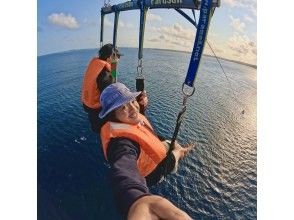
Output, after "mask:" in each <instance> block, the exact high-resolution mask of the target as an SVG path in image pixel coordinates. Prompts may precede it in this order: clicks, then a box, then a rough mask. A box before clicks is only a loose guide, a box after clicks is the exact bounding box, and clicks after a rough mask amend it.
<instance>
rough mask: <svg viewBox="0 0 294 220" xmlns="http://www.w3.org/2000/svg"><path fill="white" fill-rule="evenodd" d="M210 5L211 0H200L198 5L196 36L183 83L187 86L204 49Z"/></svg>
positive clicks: (191, 80) (192, 79)
mask: <svg viewBox="0 0 294 220" xmlns="http://www.w3.org/2000/svg"><path fill="white" fill-rule="evenodd" d="M211 6H212V0H202V1H201V7H200V17H199V22H198V25H197V27H198V28H197V32H196V38H195V42H194V47H193V52H192V55H191V60H190V64H189V68H188V72H187V75H186V79H185V84H186V85H187V86H190V87H193V86H194V80H195V77H196V74H197V71H198V68H199V63H200V60H201V56H202V52H203V49H204V45H205V41H206V36H207V32H208V27H209V21H210V18H211Z"/></svg>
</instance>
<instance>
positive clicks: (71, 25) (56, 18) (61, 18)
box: [48, 13, 79, 29]
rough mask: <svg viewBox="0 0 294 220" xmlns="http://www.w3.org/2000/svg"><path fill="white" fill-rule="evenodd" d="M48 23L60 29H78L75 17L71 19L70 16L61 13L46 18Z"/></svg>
mask: <svg viewBox="0 0 294 220" xmlns="http://www.w3.org/2000/svg"><path fill="white" fill-rule="evenodd" d="M48 21H49V22H50V23H51V24H54V25H57V26H60V27H65V28H68V29H77V28H79V24H78V22H77V20H76V18H75V17H73V16H72V15H70V14H68V15H65V14H63V13H59V14H57V13H53V14H51V15H49V16H48Z"/></svg>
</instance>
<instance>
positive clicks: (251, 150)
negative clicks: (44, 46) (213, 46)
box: [38, 48, 257, 220]
mask: <svg viewBox="0 0 294 220" xmlns="http://www.w3.org/2000/svg"><path fill="white" fill-rule="evenodd" d="M121 50H122V53H123V54H124V56H123V57H122V59H121V61H120V63H119V81H121V82H123V83H125V84H126V85H128V86H129V87H131V88H133V89H134V88H135V77H136V65H137V49H131V48H122V49H121ZM96 51H97V50H95V49H93V50H76V51H68V52H64V53H57V54H51V55H45V56H40V57H38V218H39V219H110V220H112V219H118V220H119V219H121V218H120V217H119V214H118V212H117V211H116V208H115V203H114V201H113V197H112V193H111V189H110V188H109V184H110V183H109V181H108V179H107V173H108V171H109V169H108V166H107V163H106V162H105V161H104V158H103V155H102V151H101V149H100V146H99V142H98V138H97V135H96V134H94V133H93V132H91V130H90V128H89V123H88V120H87V115H86V114H85V113H84V112H83V109H82V106H81V104H80V94H81V93H80V90H81V83H82V79H83V73H84V70H85V68H86V66H87V64H88V62H89V60H90V59H91V57H93V56H95V55H96ZM189 59H190V58H189V54H187V53H182V52H173V51H164V50H154V49H146V50H144V60H143V65H144V73H145V77H146V80H145V81H146V82H145V84H146V89H147V92H148V97H149V106H148V110H147V115H148V116H149V118H150V120H151V122H152V124H153V125H154V127H155V128H156V130H157V132H158V133H159V134H160V135H162V136H166V137H171V135H172V132H173V129H174V126H175V120H176V116H177V113H178V111H179V110H180V105H181V101H182V94H181V86H182V82H183V81H184V79H185V74H186V70H187V67H188V64H189ZM221 62H222V65H223V67H224V69H225V70H226V72H227V76H228V77H229V79H230V82H231V85H232V88H233V89H234V93H235V95H236V98H237V100H235V98H234V95H233V92H232V90H231V89H230V86H229V84H228V82H227V80H226V78H225V76H224V74H223V73H222V72H221V69H220V67H219V65H218V63H217V62H216V60H215V59H214V58H212V57H207V56H204V57H203V59H202V65H201V67H200V69H199V73H198V76H197V80H196V83H195V87H196V91H195V94H194V95H193V96H192V97H191V98H190V99H189V100H188V107H187V112H186V115H185V119H184V122H183V123H182V126H181V130H180V133H179V142H181V143H188V142H194V141H196V142H197V148H196V149H194V150H193V151H192V152H191V153H190V155H189V156H187V158H186V159H185V160H184V161H182V162H181V164H180V168H179V170H178V173H177V174H175V175H172V176H169V177H168V178H167V179H166V180H165V181H164V182H162V183H161V184H159V185H158V186H156V187H152V188H151V191H152V192H153V193H155V194H159V195H162V196H164V197H166V198H167V199H169V200H171V201H172V202H174V203H175V204H176V205H177V206H178V207H180V208H182V209H183V210H185V211H186V212H187V213H188V214H189V215H190V216H191V217H193V219H256V215H257V214H256V212H257V210H256V205H257V182H256V174H257V172H256V153H257V149H256V141H257V140H256V139H257V136H256V69H254V68H251V67H248V66H244V65H240V64H236V63H233V62H229V61H221ZM242 110H245V113H244V114H242V113H241V112H242Z"/></svg>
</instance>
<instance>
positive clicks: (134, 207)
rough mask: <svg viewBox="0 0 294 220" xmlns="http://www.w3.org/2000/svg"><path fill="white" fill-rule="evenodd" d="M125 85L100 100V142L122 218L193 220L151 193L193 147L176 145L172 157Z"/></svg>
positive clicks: (115, 85) (113, 87) (116, 85)
mask: <svg viewBox="0 0 294 220" xmlns="http://www.w3.org/2000/svg"><path fill="white" fill-rule="evenodd" d="M139 94H140V92H131V91H130V90H129V89H128V88H127V87H126V86H125V85H124V84H122V83H113V84H111V85H109V86H108V87H106V88H105V89H104V90H103V92H102V93H101V96H100V103H101V108H102V109H101V111H100V113H99V117H100V118H101V119H103V120H105V121H104V125H103V126H102V128H101V132H100V136H101V142H102V149H103V153H104V156H105V159H106V160H107V161H108V163H109V164H110V166H111V172H110V177H111V182H112V187H113V192H114V196H115V200H116V202H117V204H118V207H119V209H120V210H121V211H122V214H123V216H124V218H127V219H129V220H135V219H136V220H140V219H145V220H147V219H150V220H151V219H170V220H173V219H174V220H176V219H177V220H183V219H191V218H190V217H189V216H188V215H187V214H186V213H185V212H184V211H183V210H181V209H179V208H177V207H176V206H174V205H173V204H172V203H171V202H169V201H168V200H167V199H165V198H163V197H161V196H157V195H152V194H151V193H150V192H149V189H148V187H149V186H151V185H154V184H157V183H159V182H161V181H162V180H163V178H164V177H165V176H166V175H167V174H169V173H172V172H175V171H176V168H177V164H178V161H179V160H180V159H182V158H183V157H184V156H185V155H186V154H187V153H188V152H189V151H190V150H191V149H192V147H193V146H191V145H187V147H181V146H180V145H179V144H178V143H177V142H176V145H175V148H174V150H173V151H172V152H171V153H170V154H168V147H169V145H168V144H167V141H164V139H162V138H160V137H158V136H157V135H156V133H155V131H154V129H153V127H152V125H151V123H150V122H149V121H148V119H147V118H146V117H145V116H144V115H142V114H140V112H139V104H138V103H137V101H136V97H137V96H138V95H139Z"/></svg>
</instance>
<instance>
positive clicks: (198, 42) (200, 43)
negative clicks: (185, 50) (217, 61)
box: [168, 0, 212, 154]
mask: <svg viewBox="0 0 294 220" xmlns="http://www.w3.org/2000/svg"><path fill="white" fill-rule="evenodd" d="M211 3H212V0H202V2H201V8H200V16H199V23H198V28H197V32H196V38H195V42H194V48H193V52H192V56H191V60H190V65H189V69H188V73H187V76H186V80H185V82H184V83H183V87H182V91H183V94H184V98H183V104H182V109H181V111H180V112H179V114H178V117H177V121H176V127H175V130H174V133H173V136H172V139H171V144H170V148H169V150H168V154H169V153H171V152H172V150H173V149H174V148H175V142H176V139H177V136H178V133H179V130H180V126H181V123H182V121H183V117H184V114H185V112H186V103H187V99H188V97H189V96H192V95H193V93H194V91H195V87H194V79H195V77H196V73H197V70H198V66H199V63H200V59H201V55H202V52H203V48H204V45H205V40H206V35H207V31H208V27H209V21H210V17H211V11H212V10H211V7H212V4H211ZM188 20H189V19H188ZM189 21H190V22H191V23H194V24H195V26H196V21H194V22H193V21H192V19H190V20H189ZM185 84H186V85H188V86H190V87H193V90H192V92H190V93H188V92H186V91H185V89H184V85H185Z"/></svg>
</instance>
